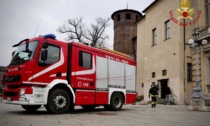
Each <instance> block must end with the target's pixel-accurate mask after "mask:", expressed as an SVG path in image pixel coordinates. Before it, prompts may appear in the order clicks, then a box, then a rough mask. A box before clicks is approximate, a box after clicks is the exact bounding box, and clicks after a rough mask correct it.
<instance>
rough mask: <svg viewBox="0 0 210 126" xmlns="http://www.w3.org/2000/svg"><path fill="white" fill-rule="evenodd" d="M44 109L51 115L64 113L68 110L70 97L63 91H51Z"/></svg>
mask: <svg viewBox="0 0 210 126" xmlns="http://www.w3.org/2000/svg"><path fill="white" fill-rule="evenodd" d="M45 107H46V109H47V111H48V112H50V113H52V114H62V113H66V112H67V111H68V110H69V109H70V96H69V94H68V93H67V92H66V91H65V90H62V89H55V90H52V91H51V92H50V94H49V96H48V101H47V105H46V106H45Z"/></svg>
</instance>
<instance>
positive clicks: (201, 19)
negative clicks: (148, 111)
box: [137, 0, 210, 104]
mask: <svg viewBox="0 0 210 126" xmlns="http://www.w3.org/2000/svg"><path fill="white" fill-rule="evenodd" d="M189 1H190V3H191V8H193V9H194V14H192V15H190V16H192V20H191V19H185V20H184V19H177V18H178V17H179V16H180V15H178V14H177V13H176V10H177V9H179V8H180V2H181V0H175V1H169V0H155V1H154V2H153V3H152V4H151V5H149V6H148V7H147V8H146V9H145V10H144V11H143V12H144V13H145V15H144V17H143V18H141V19H140V20H139V21H138V22H137V36H138V37H137V91H138V95H144V98H145V100H146V101H148V100H149V98H148V91H149V88H150V87H151V84H152V83H155V84H158V85H159V86H160V90H159V96H158V97H159V98H165V95H166V94H165V87H166V86H167V85H168V86H169V87H170V88H171V91H172V94H174V95H175V96H174V97H175V99H176V100H177V102H178V103H179V104H184V103H185V104H189V101H190V99H191V98H192V88H193V87H194V86H195V78H196V76H195V75H196V74H195V64H196V62H195V53H194V51H192V49H191V48H190V46H189V45H186V44H185V43H188V40H189V39H191V38H192V37H193V36H192V34H193V33H194V32H196V34H197V38H196V39H197V40H198V42H201V41H202V40H204V39H206V40H207V41H208V44H207V45H204V46H200V51H199V68H200V69H199V70H200V71H199V72H200V75H199V77H200V79H201V82H200V85H201V87H202V93H203V94H204V95H205V94H207V96H209V87H210V25H209V24H210V22H209V20H210V18H209V15H210V11H209V10H210V0H199V1H197V0H189ZM200 12H201V13H200ZM184 24H185V25H184Z"/></svg>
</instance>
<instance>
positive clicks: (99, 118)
mask: <svg viewBox="0 0 210 126" xmlns="http://www.w3.org/2000/svg"><path fill="white" fill-rule="evenodd" d="M0 126H210V112H198V111H188V109H187V107H186V106H184V105H173V106H168V105H157V108H151V107H150V105H124V106H123V109H122V110H121V111H117V112H115V111H106V110H104V109H103V108H102V107H99V108H96V110H95V111H84V110H83V109H82V108H80V107H76V110H75V112H74V113H66V114H59V115H51V114H49V113H48V112H47V111H46V110H45V108H44V107H42V108H40V109H39V110H38V111H37V112H35V113H28V112H26V111H24V110H23V109H22V108H21V107H20V106H17V105H7V104H4V103H0Z"/></svg>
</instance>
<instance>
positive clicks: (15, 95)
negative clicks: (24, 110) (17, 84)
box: [0, 87, 47, 105]
mask: <svg viewBox="0 0 210 126" xmlns="http://www.w3.org/2000/svg"><path fill="white" fill-rule="evenodd" d="M0 100H1V102H3V103H6V104H15V105H46V104H47V95H46V92H45V90H44V89H43V88H40V87H30V88H18V89H4V90H3V95H2V98H0Z"/></svg>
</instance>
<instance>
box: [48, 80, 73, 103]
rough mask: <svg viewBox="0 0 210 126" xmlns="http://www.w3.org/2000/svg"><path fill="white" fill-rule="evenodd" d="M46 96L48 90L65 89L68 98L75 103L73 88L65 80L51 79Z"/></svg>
mask: <svg viewBox="0 0 210 126" xmlns="http://www.w3.org/2000/svg"><path fill="white" fill-rule="evenodd" d="M47 87H48V89H49V90H48V96H49V94H50V92H51V91H52V90H54V89H62V90H65V91H67V92H68V93H69V96H70V98H71V99H72V102H73V104H74V103H75V93H74V90H73V88H72V87H71V85H70V84H68V82H67V80H59V79H56V80H54V81H52V82H51V83H50V84H49V85H48V86H47Z"/></svg>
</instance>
